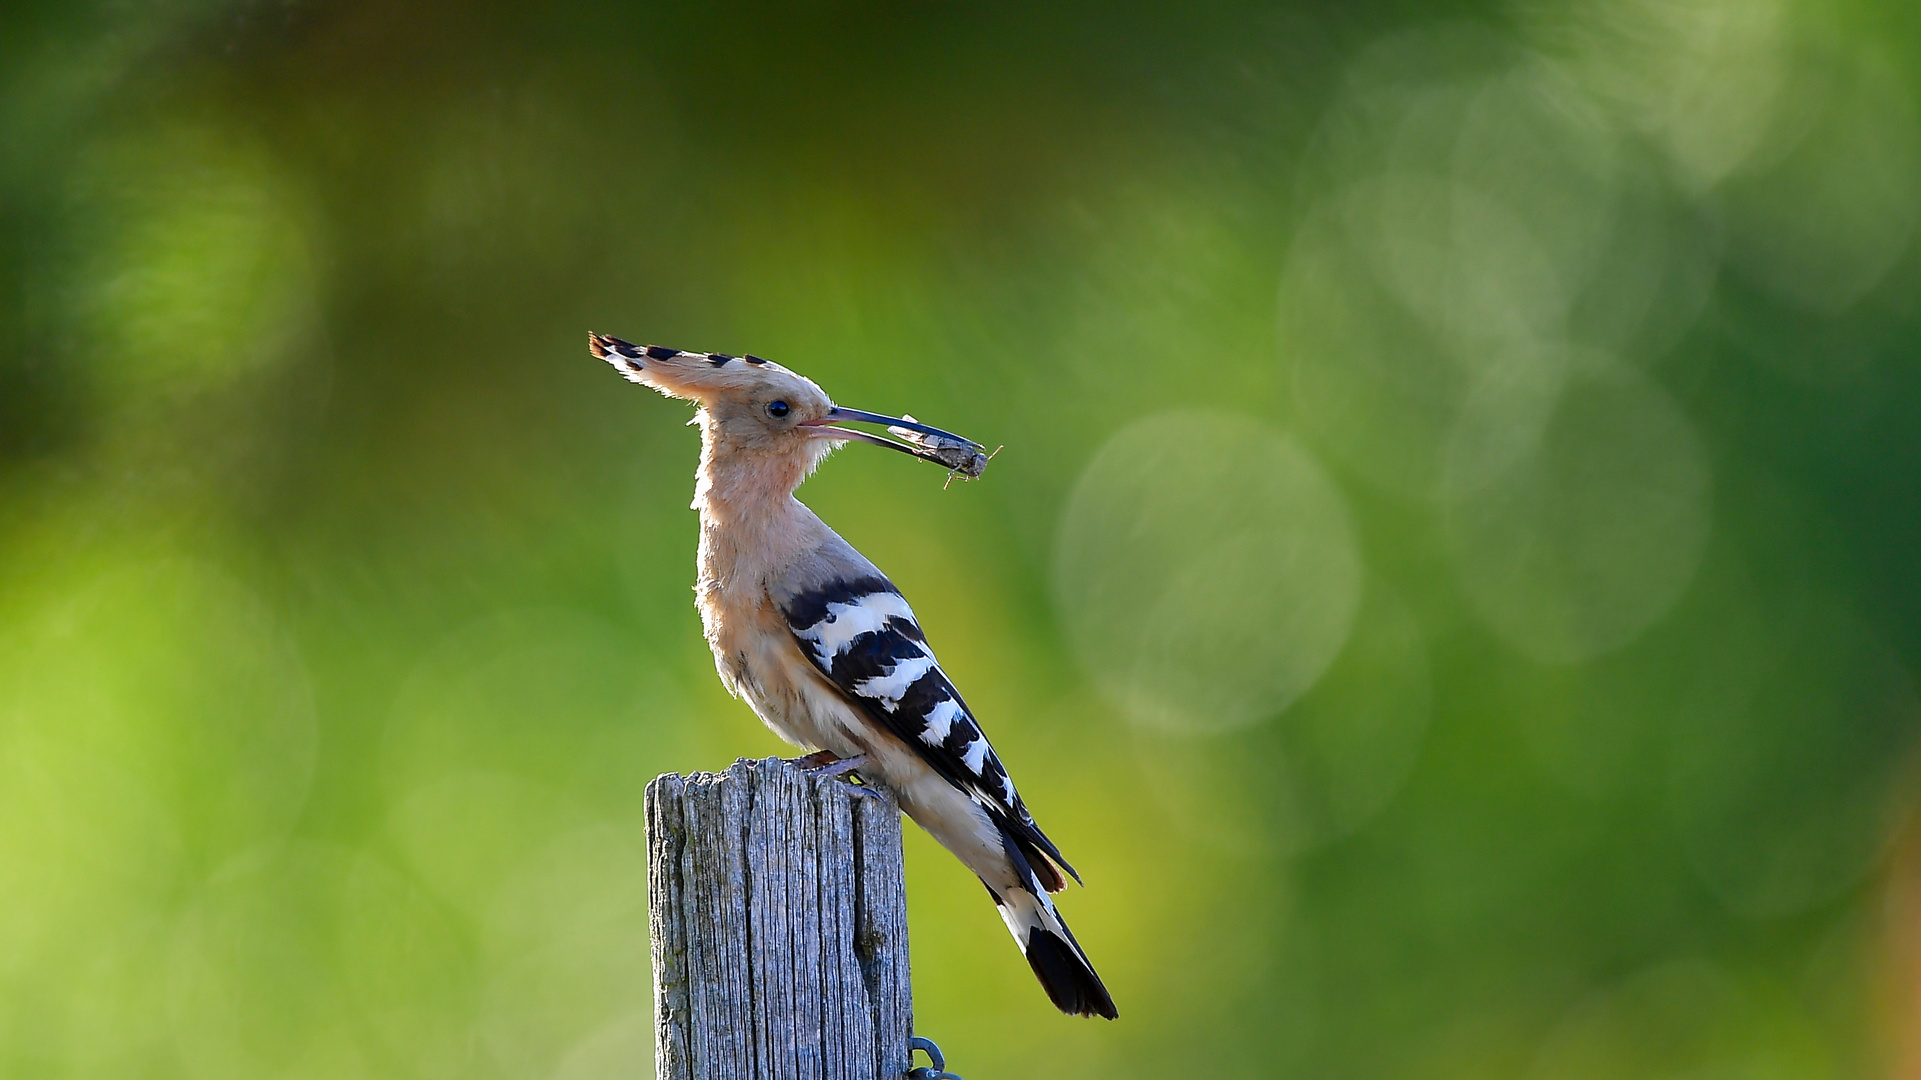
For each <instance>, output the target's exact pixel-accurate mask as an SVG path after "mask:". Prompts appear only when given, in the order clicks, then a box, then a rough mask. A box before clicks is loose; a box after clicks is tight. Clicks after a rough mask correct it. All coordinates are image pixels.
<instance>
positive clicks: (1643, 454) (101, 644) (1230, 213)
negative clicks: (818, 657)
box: [0, 0, 1921, 1080]
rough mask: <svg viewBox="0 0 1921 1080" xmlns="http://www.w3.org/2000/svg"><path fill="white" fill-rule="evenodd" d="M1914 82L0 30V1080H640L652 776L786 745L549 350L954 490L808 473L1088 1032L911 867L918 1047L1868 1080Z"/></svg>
mask: <svg viewBox="0 0 1921 1080" xmlns="http://www.w3.org/2000/svg"><path fill="white" fill-rule="evenodd" d="M1917 63H1921V20H1917V18H1916V16H1915V15H1914V14H1913V12H1912V11H1911V10H1909V9H1908V7H1907V6H1906V5H1899V4H1893V3H1883V4H1876V3H1872V2H1869V0H1852V2H1850V0H1780V2H1773V0H1682V2H1679V3H1667V2H1661V3H1657V2H1655V0H1565V2H1562V0H1518V2H1516V3H1512V4H1506V5H1503V4H1496V3H1432V4H1416V3H1407V2H1401V3H1386V2H1372V3H1359V4H1354V3H1325V4H1305V3H1293V4H1279V3H1277V4H1266V5H1257V4H1226V5H1217V6H1213V7H1210V8H1208V9H1207V10H1204V11H1193V10H1188V8H1187V7H1186V6H1183V5H1173V4H1168V5H1148V4H1128V5H1108V4H1087V3H1068V4H1054V5H1021V4H1009V3H988V4H973V5H947V6H940V5H889V4H878V3H853V2H847V3H828V4H813V5H806V4H800V5H776V4H764V3H751V2H738V3H728V4H720V5H705V6H703V5H692V4H687V5H676V6H662V5H657V4H647V3H579V4H565V5H553V6H547V5H523V4H511V3H481V4H445V3H440V4H436V3H409V4H394V3H372V2H365V0H338V2H318V0H312V2H309V0H173V2H164V3H163V2H152V3H105V2H82V3H71V4H66V3H20V4H13V5H9V6H8V7H7V9H6V10H5V12H4V13H0V146H4V147H5V149H4V151H3V152H0V1076H7V1077H15V1076H17V1077H22V1078H25V1077H93V1076H99V1077H116V1078H118V1077H152V1078H156V1080H161V1078H166V1080H172V1078H176V1077H178V1078H201V1077H208V1078H211V1077H236V1078H238V1077H248V1078H267V1077H300V1078H309V1077H312V1078H319V1077H395V1078H402V1077H407V1078H411V1077H420V1078H430V1080H449V1078H453V1077H476V1078H494V1077H500V1078H508V1077H512V1078H547V1077H552V1078H560V1080H586V1078H597V1077H613V1076H623V1077H634V1076H643V1075H648V1074H649V1072H650V1070H651V1065H650V1055H651V1046H650V1042H651V1018H650V1001H649V993H648V971H647V961H646V957H647V943H646V921H645V887H644V886H645V869H646V868H645V853H644V844H643V837H642V814H641V802H640V792H641V788H642V786H643V785H644V783H645V782H646V780H647V779H648V778H650V777H652V776H653V775H655V774H656V773H659V772H662V771H670V770H671V771H691V770H694V769H700V768H718V767H721V766H724V765H725V764H726V763H727V762H728V761H730V760H732V759H733V758H734V757H736V756H761V755H765V754H769V753H774V752H778V751H779V749H780V748H779V746H778V744H777V743H776V742H775V740H774V739H773V737H772V736H771V735H769V734H768V733H767V732H766V731H765V730H764V729H762V728H761V726H760V725H759V724H758V723H757V722H756V721H755V720H754V719H753V717H752V716H751V714H750V713H749V712H748V711H747V710H746V708H745V707H744V706H743V705H741V704H740V703H738V702H735V701H732V700H730V699H728V698H727V697H726V696H725V695H724V694H723V693H722V692H721V690H720V689H719V687H718V686H717V685H716V682H715V680H714V678H713V676H712V674H711V666H710V660H709V658H708V656H707V654H706V650H705V646H704V644H703V642H702V641H701V637H700V633H699V626H698V620H697V618H696V616H695V614H694V612H693V610H692V606H691V604H690V602H689V596H688V593H687V591H686V590H687V587H688V585H689V584H690V582H691V578H692V553H693V545H694V517H693V515H692V514H691V513H690V512H689V511H688V509H687V500H688V498H689V496H690V494H691V484H692V476H691V474H692V469H693V464H694V454H695V445H696V439H695V435H694V433H692V432H691V431H688V430H686V429H685V428H684V427H683V426H682V422H683V421H684V420H685V419H686V416H687V412H686V409H685V408H684V407H683V406H682V405H680V404H677V403H668V402H665V401H662V400H659V399H658V398H656V397H654V396H653V395H651V394H647V393H645V392H643V391H641V390H639V389H638V388H635V387H633V386H630V385H627V384H625V383H622V382H621V381H619V380H618V379H617V378H615V377H614V376H613V375H612V374H611V373H610V372H608V371H607V370H606V369H605V367H604V366H603V365H600V364H598V363H597V362H595V361H593V360H592V359H591V358H590V357H589V356H588V355H587V352H586V349H585V347H584V341H583V338H584V334H585V331H587V330H589V329H593V330H598V331H602V332H607V333H614V334H618V335H621V336H623V337H627V338H631V339H633V340H637V341H644V342H654V343H667V344H672V345H675V346H680V347H685V348H689V349H702V350H708V349H711V350H719V351H727V352H732V353H743V352H749V351H751V352H754V353H757V354H760V355H764V356H769V357H772V358H774V359H776V360H779V361H780V362H782V363H784V364H787V365H788V366H790V367H793V368H795V369H797V370H799V371H801V372H803V373H805V374H808V375H810V376H812V377H813V378H815V379H817V380H818V381H820V382H821V383H822V384H823V385H824V386H825V387H827V388H828V390H829V391H830V392H831V393H832V394H833V395H835V397H836V398H837V400H840V401H842V402H844V403H846V404H849V405H853V406H856V407H861V408H868V409H876V410H889V411H894V412H908V411H911V412H913V413H914V414H915V415H916V416H919V417H921V418H923V419H924V420H926V421H928V422H931V423H935V424H939V425H941V426H943V427H947V428H950V429H953V430H957V431H960V432H963V433H966V434H969V435H971V436H973V437H975V438H979V439H981V440H983V441H985V442H986V443H987V444H988V445H990V446H995V445H1000V444H1003V443H1004V444H1006V449H1005V450H1004V451H1003V452H1002V453H1001V454H1000V455H999V456H998V457H997V458H996V459H995V461H994V464H993V466H992V468H991V469H990V470H989V472H988V473H987V475H986V477H985V478H984V479H983V480H982V481H980V482H978V483H974V484H960V483H956V484H954V485H953V486H952V487H951V488H950V489H947V490H943V489H942V487H941V484H940V476H939V474H938V473H937V472H936V471H934V470H932V469H930V468H926V467H922V466H917V465H915V464H913V463H911V462H908V461H906V460H905V459H903V458H899V457H897V456H895V455H882V454H879V453H869V452H865V451H863V450H861V449H859V448H855V449H852V450H849V451H847V452H844V453H842V454H840V455H837V456H836V457H835V458H834V459H833V460H831V461H830V462H829V463H828V464H827V466H826V467H825V468H824V469H823V470H822V472H821V473H820V474H819V475H818V476H817V477H815V478H814V479H812V480H810V481H809V482H808V484H807V485H806V486H805V488H804V489H803V490H802V496H803V498H805V499H806V500H807V501H808V502H809V503H810V504H811V505H812V506H814V507H815V508H816V509H817V510H818V511H820V512H821V513H822V515H823V516H824V517H826V518H827V520H828V521H829V522H830V523H831V524H833V525H835V526H836V527H837V528H839V529H840V530H841V531H842V532H843V533H844V534H845V535H846V536H847V537H848V538H849V539H850V540H851V541H853V542H854V543H855V544H856V546H858V547H860V548H861V549H862V550H863V551H865V552H866V553H867V554H869V555H870V556H871V557H872V558H873V559H874V560H875V561H876V562H877V563H878V564H879V565H880V566H881V567H883V568H884V569H885V570H886V571H887V572H888V573H889V574H890V575H892V576H893V577H894V579H895V580H896V581H897V582H898V583H899V584H900V585H901V586H902V587H903V589H904V590H905V591H906V593H907V594H908V595H909V596H911V597H912V598H913V600H914V603H915V605H916V608H917V611H918V612H919V613H920V615H921V617H922V619H923V621H924V622H925V623H926V625H927V628H928V630H929V632H930V635H931V636H932V638H933V640H934V641H935V642H936V643H937V644H938V645H939V647H940V649H941V656H942V658H943V662H944V665H945V667H946V668H947V670H948V671H949V672H950V673H951V674H952V675H953V676H954V677H955V679H956V681H957V682H958V683H959V684H960V685H961V686H962V687H963V688H964V689H965V690H966V692H967V693H968V695H969V700H970V703H971V704H972V705H973V706H974V707H975V709H976V711H977V712H978V713H979V714H980V715H981V717H982V719H983V720H984V722H985V724H986V726H987V728H988V730H989V731H990V733H991V734H992V735H993V737H994V740H995V742H996V745H997V746H998V747H999V748H1000V750H1001V751H1002V754H1003V756H1004V757H1005V758H1006V759H1007V760H1008V761H1009V763H1010V765H1011V767H1012V769H1013V771H1014V772H1015V774H1016V776H1017V777H1019V779H1020V782H1021V784H1022V787H1023V791H1024V792H1025V793H1027V795H1028V798H1029V801H1030V802H1031V804H1032V805H1033V807H1034V809H1035V811H1036V813H1037V815H1038V816H1039V817H1040V819H1041V820H1042V821H1043V822H1044V823H1045V824H1046V825H1047V827H1048V829H1049V831H1050V832H1051V833H1052V834H1053V835H1054V836H1055V837H1056V838H1057V839H1058V840H1059V842H1060V843H1061V845H1062V847H1063V848H1064V849H1065V850H1066V851H1067V852H1068V853H1069V855H1070V856H1071V857H1072V858H1073V859H1074V861H1075V863H1076V864H1077V866H1079V868H1080V869H1081V870H1082V871H1083V872H1084V874H1085V876H1086V878H1087V880H1088V888H1087V889H1086V890H1084V891H1082V890H1074V891H1072V892H1071V893H1070V894H1069V895H1068V896H1066V897H1065V898H1064V899H1063V907H1064V909H1065V910H1066V912H1067V914H1068V916H1069V917H1070V918H1071V919H1072V921H1073V924H1074V926H1075V928H1076V930H1077V932H1078V934H1079V936H1080V937H1081V939H1082V940H1083V942H1084V943H1085V944H1086V946H1087V947H1088V950H1089V951H1090V953H1091V954H1092V955H1093V956H1094V958H1095V960H1096V961H1097V963H1098V965H1099V966H1100V968H1101V970H1102V972H1103V973H1104V974H1105V975H1106V977H1107V979H1108V982H1109V985H1110V986H1111V988H1112V989H1113V991H1114V994H1115V997H1116V998H1117V1000H1118V1001H1119V1003H1120V1007H1121V1012H1122V1020H1121V1021H1120V1022H1118V1023H1116V1024H1112V1025H1107V1024H1095V1023H1088V1022H1084V1021H1075V1020H1068V1019H1065V1018H1062V1017H1059V1016H1057V1015H1055V1014H1054V1012H1053V1010H1051V1009H1049V1008H1048V1007H1047V1005H1046V1002H1045V1000H1044V999H1043V998H1042V996H1041V995H1040V993H1039V991H1038V990H1037V989H1036V988H1035V987H1034V986H1033V985H1032V980H1031V978H1030V976H1029V974H1028V972H1027V971H1026V970H1025V966H1024V965H1023V964H1022V963H1021V962H1020V960H1019V958H1018V956H1017V954H1016V952H1015V950H1014V949H1013V947H1012V946H1011V944H1010V943H1009V942H1008V941H1007V940H1006V936H1005V932H1004V931H1003V930H1002V929H1001V927H1000V924H999V922H998V920H997V919H996V918H995V916H994V913H993V911H992V909H991V906H990V905H988V904H987V902H986V901H985V899H984V897H983V896H982V895H981V893H980V890H979V888H978V886H977V885H975V884H974V883H973V882H972V881H970V880H969V879H968V877H967V875H966V873H965V871H963V870H961V869H960V868H959V867H958V866H957V865H956V864H954V863H953V862H952V861H951V860H950V859H948V858H947V857H946V856H945V855H944V853H942V852H940V851H939V850H938V849H937V848H935V846H934V845H933V844H932V843H931V842H930V841H928V840H927V839H926V838H925V837H924V836H921V835H919V834H918V833H914V834H912V835H910V838H909V841H908V844H909V852H908V862H909V875H910V881H909V896H910V909H911V915H912V925H913V934H914V937H913V941H914V969H915V981H916V993H917V1020H918V1024H919V1027H920V1028H921V1030H922V1031H923V1032H924V1033H925V1034H928V1035H930V1036H932V1037H934V1038H935V1039H937V1040H938V1041H939V1042H940V1043H941V1045H942V1046H943V1047H944V1048H945V1049H946V1051H947V1055H948V1060H949V1061H950V1062H952V1063H953V1064H954V1067H956V1068H957V1069H959V1070H961V1072H963V1073H964V1074H965V1075H967V1076H969V1077H975V1078H986V1077H1015V1076H1034V1077H1079V1076H1086V1077H1092V1076H1097V1075H1098V1076H1102V1077H1130V1076H1139V1077H1165V1076H1170V1075H1186V1076H1202V1075H1228V1074H1233V1075H1262V1076H1269V1075H1271V1076H1302V1077H1307V1076H1313V1077H1326V1076H1339V1077H1397V1078H1404V1077H1412V1078H1417V1080H1418V1078H1435V1080H1440V1078H1445V1077H1457V1076H1459V1077H1467V1076H1474V1077H1511V1078H1516V1080H1521V1078H1528V1080H1534V1078H1539V1080H1550V1078H1553V1080H1559V1078H1563V1077H1569V1078H1585V1077H1594V1078H1597V1080H1598V1078H1603V1077H1621V1076H1630V1075H1633V1076H1679V1075H1683V1074H1686V1075H1691V1076H1704V1075H1716V1076H1739V1077H1776V1076H1779V1077H1797V1078H1800V1077H1806V1078H1813V1080H1829V1078H1842V1077H1854V1076H1863V1077H1865V1076H1874V1075H1880V1074H1883V1073H1886V1072H1888V1071H1889V1070H1890V1069H1892V1068H1894V1067H1895V1066H1894V1060H1895V1055H1897V1054H1898V1053H1899V1052H1900V1051H1899V1045H1900V1037H1899V1036H1900V1025H1899V1024H1898V1023H1897V1022H1896V1021H1894V1020H1891V1019H1889V1017H1891V1016H1900V1015H1903V1014H1901V1012H1900V1009H1901V1008H1902V1007H1903V1006H1902V1005H1901V1004H1900V1002H1901V1001H1902V1000H1903V999H1902V998H1901V996H1900V995H1901V993H1902V992H1903V991H1902V990H1901V989H1900V987H1901V986H1902V981H1903V979H1904V978H1911V977H1912V975H1913V972H1912V971H1907V972H1906V973H1905V974H1904V971H1903V969H1901V968H1900V966H1899V964H1898V963H1896V962H1895V960H1894V959H1892V958H1893V957H1894V956H1895V954H1894V953H1893V952H1892V951H1891V948H1892V947H1891V946H1890V945H1889V941H1890V940H1891V938H1890V935H1892V934H1894V933H1895V931H1894V930H1893V929H1891V928H1892V927H1898V926H1899V925H1901V923H1902V921H1903V920H1904V919H1908V920H1911V919H1913V918H1915V917H1916V916H1915V913H1914V912H1912V911H1910V910H1907V909H1905V908H1902V907H1901V906H1900V905H1899V899H1900V897H1902V896H1904V895H1906V894H1904V893H1902V892H1900V891H1899V890H1898V889H1893V888H1892V887H1891V883H1892V882H1896V881H1898V880H1899V879H1900V877H1901V874H1902V871H1901V870H1900V869H1899V868H1900V867H1902V866H1904V865H1909V862H1907V861H1904V860H1909V859H1910V856H1909V855H1908V851H1909V848H1910V847H1912V846H1913V844H1912V835H1911V833H1909V832H1908V831H1907V824H1906V823H1907V820H1908V816H1909V814H1910V813H1911V811H1912V808H1913V803H1914V796H1915V794H1916V791H1917V787H1916V783H1917V775H1916V772H1915V766H1916V758H1915V751H1916V736H1917V735H1918V734H1921V704H1917V698H1916V692H1915V687H1914V684H1913V662H1914V656H1915V651H1916V648H1917V645H1918V644H1921V571H1917V567H1921V562H1918V561H1917V560H1916V559H1915V558H1914V552H1915V550H1916V543H1917V538H1921V440H1917V434H1916V433H1917V432H1921V423H1917V422H1916V420H1917V417H1921V321H1918V320H1917V305H1916V298H1917V295H1921V294H1918V293H1917V285H1918V284H1921V262H1917V256H1916V254H1915V248H1914V244H1913V243H1912V241H1913V234H1914V232H1915V228H1916V223H1917V218H1921V126H1917V113H1918V112H1921V99H1917V92H1916V87H1917V85H1921V84H1918V83H1917V81H1916V79H1917V70H1916V67H1917ZM1890 897H1893V898H1894V899H1893V900H1891V899H1890ZM1891 988H1893V989H1891ZM1906 1007H1907V1008H1908V1009H1910V1010H1912V1005H1911V1004H1909V1005H1908V1006H1906ZM1905 1015H1906V1016H1908V1017H1909V1018H1911V1017H1912V1016H1913V1015H1914V1014H1913V1012H1912V1011H1909V1012H1908V1013H1906V1014H1905ZM1910 1064H1912V1063H1910Z"/></svg>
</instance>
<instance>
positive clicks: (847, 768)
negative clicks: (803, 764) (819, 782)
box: [809, 754, 873, 780]
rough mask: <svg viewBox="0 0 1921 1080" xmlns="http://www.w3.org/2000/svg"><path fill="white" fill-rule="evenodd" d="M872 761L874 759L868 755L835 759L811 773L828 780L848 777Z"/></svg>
mask: <svg viewBox="0 0 1921 1080" xmlns="http://www.w3.org/2000/svg"><path fill="white" fill-rule="evenodd" d="M872 760H873V759H872V758H870V757H868V756H867V755H866V754H855V755H854V756H853V757H848V758H835V759H834V760H833V761H831V762H827V763H824V764H822V765H821V766H820V767H819V768H817V769H812V770H809V771H811V772H812V773H813V774H814V775H815V776H818V777H820V778H821V779H823V780H826V779H830V778H832V777H836V776H846V775H847V774H848V773H850V772H853V771H854V770H855V769H858V768H861V767H862V766H864V765H866V764H867V763H868V762H870V761H872Z"/></svg>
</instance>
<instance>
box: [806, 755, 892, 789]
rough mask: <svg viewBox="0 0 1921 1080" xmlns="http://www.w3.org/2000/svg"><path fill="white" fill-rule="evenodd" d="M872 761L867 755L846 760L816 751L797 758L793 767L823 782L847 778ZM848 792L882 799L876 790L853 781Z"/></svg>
mask: <svg viewBox="0 0 1921 1080" xmlns="http://www.w3.org/2000/svg"><path fill="white" fill-rule="evenodd" d="M872 760H873V759H872V758H870V757H868V756H867V755H866V754H856V755H854V756H853V757H850V758H844V757H841V756H840V755H839V754H836V753H834V752H833V751H832V750H816V751H814V752H813V753H811V754H807V755H805V756H803V757H797V758H795V759H794V761H793V765H794V767H795V768H796V769H799V770H800V771H801V772H804V773H812V774H813V775H815V776H818V777H820V778H821V779H823V780H831V779H833V778H834V777H837V776H846V775H847V774H848V773H851V772H853V771H854V770H855V769H858V768H860V767H861V766H863V765H866V764H867V763H868V762H870V761H872ZM847 790H848V791H851V792H854V793H856V794H859V795H866V796H871V797H873V798H879V797H880V796H879V795H878V794H876V793H875V791H874V789H872V788H870V787H868V786H866V785H865V784H856V783H853V782H852V781H849V782H848V784H847Z"/></svg>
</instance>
